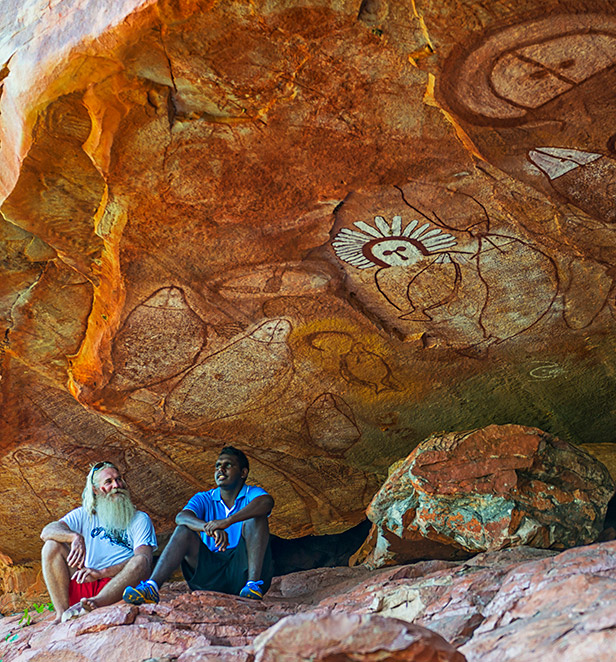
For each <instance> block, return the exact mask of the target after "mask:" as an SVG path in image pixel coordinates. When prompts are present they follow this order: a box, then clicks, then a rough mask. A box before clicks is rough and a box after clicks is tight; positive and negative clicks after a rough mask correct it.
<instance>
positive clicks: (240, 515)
mask: <svg viewBox="0 0 616 662" xmlns="http://www.w3.org/2000/svg"><path fill="white" fill-rule="evenodd" d="M273 507H274V499H272V497H271V496H270V495H269V494H262V495H261V496H258V497H255V498H254V499H253V500H252V501H251V502H250V503H248V504H246V505H245V506H244V507H243V508H242V509H241V510H238V511H237V512H236V513H233V514H231V515H229V516H228V517H225V519H213V520H212V521H210V522H205V527H204V528H203V529H202V531H205V533H207V534H208V535H209V536H212V535H214V531H216V530H217V529H227V528H228V527H230V526H231V525H232V524H237V523H238V522H245V521H246V520H247V519H252V518H253V517H266V516H267V515H269V514H270V513H271V512H272V508H273Z"/></svg>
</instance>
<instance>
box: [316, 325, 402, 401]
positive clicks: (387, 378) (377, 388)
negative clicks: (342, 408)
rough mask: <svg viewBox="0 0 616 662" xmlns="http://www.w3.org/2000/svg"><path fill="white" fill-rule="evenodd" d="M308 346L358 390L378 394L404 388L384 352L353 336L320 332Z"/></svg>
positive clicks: (326, 331)
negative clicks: (375, 349)
mask: <svg viewBox="0 0 616 662" xmlns="http://www.w3.org/2000/svg"><path fill="white" fill-rule="evenodd" d="M305 342H306V343H307V345H308V346H309V347H310V348H311V349H312V350H315V351H316V352H318V353H319V354H318V356H319V358H320V359H321V360H322V361H324V362H325V363H328V364H329V365H330V367H331V368H332V369H336V370H337V371H338V373H339V376H340V377H341V378H342V379H343V380H344V381H345V382H346V383H347V384H349V385H350V386H352V387H354V388H357V389H360V390H363V391H365V390H368V391H369V392H372V393H375V394H380V393H382V392H387V391H402V390H403V388H404V387H403V385H402V384H401V382H400V381H398V379H396V377H395V376H394V372H393V370H392V367H391V366H390V364H389V362H388V358H387V357H386V356H385V355H384V354H383V353H382V351H374V349H373V348H370V347H368V346H367V343H366V344H364V343H362V342H360V341H359V340H357V339H356V338H355V336H354V335H353V334H351V333H347V332H346V331H337V330H334V329H331V330H323V331H317V332H315V333H310V334H308V335H307V336H306V337H305Z"/></svg>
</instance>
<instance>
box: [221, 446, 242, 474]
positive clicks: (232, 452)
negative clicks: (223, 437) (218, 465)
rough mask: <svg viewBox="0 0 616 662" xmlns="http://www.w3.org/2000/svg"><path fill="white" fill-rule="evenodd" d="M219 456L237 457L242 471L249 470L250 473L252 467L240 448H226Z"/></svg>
mask: <svg viewBox="0 0 616 662" xmlns="http://www.w3.org/2000/svg"><path fill="white" fill-rule="evenodd" d="M218 455H233V457H236V458H237V460H238V462H239V464H240V469H248V471H250V465H249V464H248V458H247V457H246V455H244V453H243V452H242V451H241V450H239V448H235V447H234V446H225V447H224V448H223V449H222V450H221V451H220V453H218Z"/></svg>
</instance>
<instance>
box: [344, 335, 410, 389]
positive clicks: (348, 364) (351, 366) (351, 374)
mask: <svg viewBox="0 0 616 662" xmlns="http://www.w3.org/2000/svg"><path fill="white" fill-rule="evenodd" d="M340 374H341V375H342V378H343V379H344V380H345V381H346V382H348V383H349V384H352V385H354V386H363V387H367V388H372V389H374V392H375V393H382V392H383V391H401V390H402V385H401V384H400V383H399V382H398V381H397V380H396V379H395V378H394V376H393V373H392V370H391V368H390V367H389V365H388V363H387V362H386V361H385V359H384V358H383V357H382V356H381V355H380V354H377V353H376V352H372V351H370V350H369V349H367V348H366V347H364V345H362V343H359V342H358V343H355V344H354V345H353V347H352V348H351V350H350V351H348V352H347V353H346V354H343V355H342V356H341V357H340Z"/></svg>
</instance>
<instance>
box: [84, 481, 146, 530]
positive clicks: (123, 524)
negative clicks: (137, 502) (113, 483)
mask: <svg viewBox="0 0 616 662" xmlns="http://www.w3.org/2000/svg"><path fill="white" fill-rule="evenodd" d="M94 507H95V508H96V514H97V515H98V520H99V522H100V524H101V526H102V527H103V528H104V529H105V530H107V531H114V532H116V533H123V532H124V531H126V529H128V527H129V525H130V523H131V522H132V521H133V517H134V516H135V512H136V509H135V506H134V505H133V502H132V501H131V500H130V496H129V495H128V490H121V489H115V490H112V491H111V492H110V493H109V494H97V495H96V497H95V500H94Z"/></svg>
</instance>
